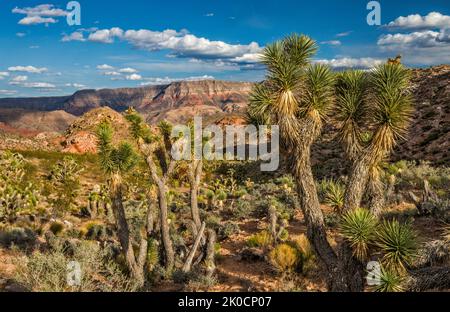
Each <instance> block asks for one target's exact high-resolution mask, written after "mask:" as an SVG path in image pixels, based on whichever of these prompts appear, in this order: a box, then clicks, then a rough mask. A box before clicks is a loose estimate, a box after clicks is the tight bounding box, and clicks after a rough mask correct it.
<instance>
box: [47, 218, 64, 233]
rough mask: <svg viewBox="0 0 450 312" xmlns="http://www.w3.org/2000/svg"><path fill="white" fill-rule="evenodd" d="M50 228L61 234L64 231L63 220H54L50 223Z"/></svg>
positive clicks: (53, 231)
mask: <svg viewBox="0 0 450 312" xmlns="http://www.w3.org/2000/svg"><path fill="white" fill-rule="evenodd" d="M49 230H50V231H51V232H52V233H53V234H55V235H59V234H61V233H62V231H64V224H62V223H61V222H57V221H56V222H52V223H51V224H50V228H49Z"/></svg>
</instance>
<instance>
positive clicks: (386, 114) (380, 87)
mask: <svg viewBox="0 0 450 312" xmlns="http://www.w3.org/2000/svg"><path fill="white" fill-rule="evenodd" d="M338 81H339V82H338V88H337V90H338V92H337V93H338V101H337V103H338V106H337V115H338V117H339V118H338V120H339V121H340V124H341V134H342V137H343V139H344V140H345V142H346V143H347V144H346V146H348V147H347V150H348V151H350V154H352V155H351V158H352V160H353V162H354V164H353V167H352V169H351V173H350V178H349V181H348V185H347V191H346V194H345V203H344V211H348V210H354V209H356V208H358V207H359V206H360V204H361V200H362V197H363V194H364V190H365V188H366V187H367V182H368V181H369V180H371V181H372V183H369V186H370V187H371V188H372V189H373V190H374V191H375V192H372V193H375V194H376V193H377V192H378V190H379V188H380V187H382V186H381V185H380V179H379V169H378V165H379V163H380V161H382V160H383V159H384V158H385V157H386V156H388V155H389V154H390V153H391V151H392V149H393V147H394V146H395V144H396V142H397V141H398V140H399V139H402V138H403V135H404V134H405V132H406V130H407V127H408V124H409V121H410V119H411V113H412V106H411V103H412V99H411V95H410V88H409V71H408V70H407V69H406V68H404V67H403V66H402V65H401V64H384V65H381V66H379V67H378V68H376V69H375V70H374V71H372V72H371V73H369V74H365V73H361V72H356V73H350V74H349V73H345V74H343V75H341V77H340V79H339V80H338ZM353 94H357V96H356V97H352V95H353ZM353 99H355V100H353ZM350 132H352V134H349V133H350ZM363 134H366V135H367V134H368V136H369V139H368V140H366V141H365V142H364V141H363V140H362V138H363ZM372 208H373V210H374V213H375V214H379V212H380V211H379V210H380V207H379V206H376V205H372Z"/></svg>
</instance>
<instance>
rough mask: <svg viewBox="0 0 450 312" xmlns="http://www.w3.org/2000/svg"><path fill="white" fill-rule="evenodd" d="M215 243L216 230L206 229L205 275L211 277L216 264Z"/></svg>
mask: <svg viewBox="0 0 450 312" xmlns="http://www.w3.org/2000/svg"><path fill="white" fill-rule="evenodd" d="M215 245H216V232H215V231H214V230H211V229H209V230H208V244H207V246H206V258H205V264H206V275H207V276H208V277H211V276H212V275H213V274H214V271H215V269H216V264H215V261H214V254H215Z"/></svg>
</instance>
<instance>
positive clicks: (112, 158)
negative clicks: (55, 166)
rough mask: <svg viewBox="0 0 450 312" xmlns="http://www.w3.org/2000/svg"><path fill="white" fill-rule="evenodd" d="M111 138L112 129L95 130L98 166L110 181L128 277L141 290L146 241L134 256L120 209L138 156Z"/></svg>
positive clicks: (144, 240)
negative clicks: (127, 178) (126, 175)
mask: <svg viewBox="0 0 450 312" xmlns="http://www.w3.org/2000/svg"><path fill="white" fill-rule="evenodd" d="M112 136H113V129H112V127H111V125H110V124H109V123H102V124H101V125H100V126H99V128H98V130H97V137H98V148H99V156H100V162H101V167H102V169H103V170H104V171H105V173H106V174H107V175H108V178H109V179H108V183H109V190H110V197H111V208H112V211H113V214H114V219H115V222H116V228H117V235H118V237H119V242H120V245H121V247H122V252H123V254H124V256H125V260H126V263H127V266H128V269H129V270H130V273H131V275H132V276H133V277H134V279H135V280H136V282H137V283H138V284H139V285H141V286H142V285H143V284H144V282H145V276H144V266H145V260H146V256H147V237H141V242H140V245H139V252H138V254H137V255H136V254H135V251H134V248H133V241H132V239H131V236H130V229H129V226H128V222H127V219H126V215H125V209H124V206H123V200H124V198H123V197H124V183H123V174H124V173H125V172H127V171H129V170H130V169H131V168H133V167H134V165H135V164H136V161H137V155H136V154H135V152H134V151H133V148H132V146H131V145H130V144H128V143H122V144H120V145H119V146H118V147H114V146H113V145H112Z"/></svg>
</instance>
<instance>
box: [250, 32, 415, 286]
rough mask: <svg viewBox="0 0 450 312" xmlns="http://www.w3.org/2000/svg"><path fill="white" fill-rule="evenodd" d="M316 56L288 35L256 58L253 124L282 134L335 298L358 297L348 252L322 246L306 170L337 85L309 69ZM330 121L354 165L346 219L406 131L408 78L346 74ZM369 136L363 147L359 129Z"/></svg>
mask: <svg viewBox="0 0 450 312" xmlns="http://www.w3.org/2000/svg"><path fill="white" fill-rule="evenodd" d="M316 50H317V47H316V44H315V42H314V41H313V40H311V39H310V38H308V37H306V36H303V35H302V36H298V35H292V36H289V37H287V38H285V39H283V40H281V41H278V42H275V43H273V44H270V45H268V46H267V47H266V48H265V50H264V51H263V53H262V62H263V63H264V64H265V65H266V67H267V72H268V73H267V76H266V79H265V81H264V82H263V83H261V84H259V85H257V86H256V87H255V89H254V90H253V93H252V96H251V103H250V105H249V109H250V111H249V115H250V117H251V119H252V120H256V121H267V120H272V121H274V122H275V123H277V124H278V125H279V127H280V135H281V138H282V140H283V143H284V150H285V152H286V154H287V157H288V158H289V159H291V162H292V166H291V172H292V174H293V176H294V177H295V180H296V183H297V189H298V193H299V197H300V201H301V207H302V210H303V214H304V216H305V221H306V223H307V235H308V239H309V240H310V242H311V243H312V245H313V247H314V249H315V251H316V253H317V255H318V257H319V258H320V259H321V261H322V262H323V263H324V265H325V267H326V268H327V271H328V276H329V289H330V290H333V291H349V290H350V291H360V290H362V289H363V287H364V284H363V279H362V273H363V271H362V266H361V265H360V263H359V262H358V261H357V260H356V259H355V258H354V257H352V253H351V250H350V251H349V246H348V245H347V244H345V243H344V244H342V246H340V248H339V250H338V251H337V252H336V251H335V250H334V249H333V248H332V247H331V246H330V244H329V242H328V240H327V233H326V228H325V225H324V217H323V213H322V211H321V209H320V204H319V200H318V196H317V190H316V186H315V180H314V177H313V174H312V170H311V159H310V158H311V157H310V154H311V145H312V144H313V142H314V141H315V140H316V139H317V137H318V136H319V135H320V132H321V129H322V126H323V123H324V122H325V121H326V120H327V119H328V115H329V112H330V111H331V110H332V109H333V108H334V105H333V104H334V101H335V95H336V94H335V79H334V75H333V74H332V73H331V71H330V70H329V68H328V67H326V66H324V65H310V59H311V57H312V56H313V55H314V54H315V52H316ZM365 79H367V81H366V80H365ZM336 93H337V99H338V106H337V111H334V115H337V118H336V120H337V121H338V124H339V126H340V129H341V138H342V140H344V142H345V143H346V144H345V145H346V150H347V153H348V155H349V156H350V160H352V161H353V166H352V169H351V175H350V178H349V183H348V186H347V189H346V195H345V202H344V211H349V210H353V209H355V208H357V207H359V205H360V203H361V199H362V196H363V193H364V191H365V188H366V186H367V181H368V179H369V175H370V173H371V170H373V169H374V168H375V166H376V164H378V163H379V162H380V160H381V159H382V158H383V157H384V156H386V155H387V154H388V153H389V152H390V151H391V149H392V147H393V146H394V144H395V141H396V140H397V139H399V138H400V137H401V135H402V134H403V132H404V130H405V129H406V126H407V123H408V119H409V114H410V112H411V109H410V103H411V101H410V97H409V93H408V74H407V70H406V69H404V68H403V67H402V66H401V65H383V66H380V67H378V68H377V69H376V70H375V71H373V72H372V73H370V74H364V73H360V72H356V73H351V74H344V75H343V76H341V77H340V78H339V79H338V89H337V92H336ZM364 122H368V123H369V125H370V127H369V129H370V130H372V131H373V135H372V137H371V139H370V141H368V142H367V143H364V142H365V141H364V139H363V136H364V133H363V131H362V126H363V125H364Z"/></svg>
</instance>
